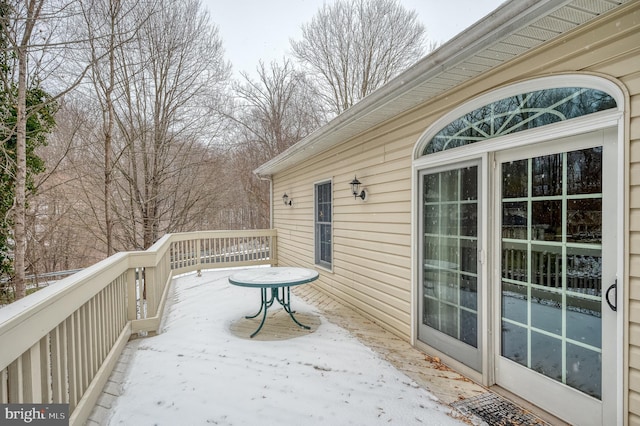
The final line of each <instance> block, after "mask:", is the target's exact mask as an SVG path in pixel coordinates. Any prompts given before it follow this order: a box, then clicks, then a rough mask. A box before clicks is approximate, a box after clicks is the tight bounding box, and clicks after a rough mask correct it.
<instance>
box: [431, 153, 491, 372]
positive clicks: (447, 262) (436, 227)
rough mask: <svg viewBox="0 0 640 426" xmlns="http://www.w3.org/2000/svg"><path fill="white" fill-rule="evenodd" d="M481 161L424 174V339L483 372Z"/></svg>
mask: <svg viewBox="0 0 640 426" xmlns="http://www.w3.org/2000/svg"><path fill="white" fill-rule="evenodd" d="M478 173H479V166H478V165H477V164H473V165H469V166H466V167H461V168H457V169H454V170H443V171H439V172H434V173H423V174H422V175H421V183H422V224H421V231H422V232H421V235H422V238H423V245H422V262H421V263H422V271H421V282H422V286H421V297H420V312H421V325H420V327H419V338H420V340H422V341H424V342H425V343H427V344H428V345H430V346H432V347H435V348H437V349H439V350H440V351H442V352H444V353H446V354H448V355H449V356H451V357H452V358H454V359H457V360H458V361H461V362H463V363H464V364H466V365H468V366H470V367H472V368H475V369H476V370H478V371H479V370H480V368H481V356H480V352H479V350H478V342H479V339H478V334H479V317H478V287H479V279H478V277H479V274H478V240H479V238H478V237H479V232H478V229H479V227H478V218H479V203H478Z"/></svg>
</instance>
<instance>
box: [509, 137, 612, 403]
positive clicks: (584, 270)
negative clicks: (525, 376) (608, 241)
mask: <svg viewBox="0 0 640 426" xmlns="http://www.w3.org/2000/svg"><path fill="white" fill-rule="evenodd" d="M602 164H603V150H602V147H595V148H588V149H581V150H576V151H570V152H564V153H558V154H552V155H545V156H540V157H532V158H525V159H519V160H516V161H509V162H503V163H502V164H501V169H500V170H501V175H500V177H499V178H501V180H502V182H501V188H502V190H501V205H502V229H501V234H502V236H501V256H502V259H501V271H502V272H501V276H502V280H501V281H502V286H501V329H502V332H501V345H500V346H501V347H500V351H501V355H502V356H503V357H505V358H507V359H509V360H511V361H514V362H516V363H518V364H520V365H522V366H524V367H526V368H527V369H530V370H533V371H535V372H537V373H540V374H542V375H544V376H546V377H549V378H551V379H553V380H555V381H557V382H560V383H563V384H565V385H567V386H569V387H571V388H573V389H576V390H578V391H579V392H582V393H584V394H586V395H588V396H590V397H593V398H595V399H598V400H599V399H601V398H602V310H601V306H602V296H603V291H602V264H603V262H602V224H603V215H602V207H603V205H602V200H603V185H602V181H603V177H602Z"/></svg>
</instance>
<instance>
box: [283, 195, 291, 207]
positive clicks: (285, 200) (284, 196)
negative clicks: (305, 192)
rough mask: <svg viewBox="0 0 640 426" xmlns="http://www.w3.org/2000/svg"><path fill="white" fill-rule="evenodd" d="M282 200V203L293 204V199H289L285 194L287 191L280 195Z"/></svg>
mask: <svg viewBox="0 0 640 426" xmlns="http://www.w3.org/2000/svg"><path fill="white" fill-rule="evenodd" d="M282 202H283V203H284V205H285V206H290V205H292V204H293V200H290V199H289V196H288V195H287V193H286V192H285V193H284V195H283V196H282Z"/></svg>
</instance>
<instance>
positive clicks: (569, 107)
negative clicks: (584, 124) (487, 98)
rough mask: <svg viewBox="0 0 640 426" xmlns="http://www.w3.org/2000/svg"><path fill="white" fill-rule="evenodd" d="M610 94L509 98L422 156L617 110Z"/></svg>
mask: <svg viewBox="0 0 640 426" xmlns="http://www.w3.org/2000/svg"><path fill="white" fill-rule="evenodd" d="M616 107H617V103H616V100H615V99H614V98H613V97H612V96H611V95H609V94H607V93H605V92H603V91H601V90H597V89H591V88H585V87H557V88H550V89H543V90H536V91H531V92H526V93H521V94H518V95H515V96H509V97H507V98H504V99H500V100H498V101H495V102H492V103H490V104H487V105H484V106H482V107H480V108H477V109H475V110H473V111H471V112H469V113H467V114H465V115H463V116H462V117H459V118H457V119H456V120H454V121H452V122H450V123H449V124H448V125H446V126H445V127H444V128H443V129H441V130H440V131H439V132H438V133H437V134H436V135H435V136H433V138H431V140H430V141H429V142H428V143H427V144H426V145H424V147H423V149H422V153H421V155H428V154H433V153H436V152H440V151H445V150H447V149H451V148H457V147H460V146H465V145H469V144H472V143H475V142H479V141H483V140H487V139H492V138H495V137H498V136H503V135H508V134H511V133H517V132H520V131H523V130H529V129H533V128H536V127H541V126H546V125H547V124H552V123H556V122H560V121H565V120H570V119H572V118H576V117H581V116H584V115H588V114H593V113H596V112H599V111H604V110H608V109H612V108H616Z"/></svg>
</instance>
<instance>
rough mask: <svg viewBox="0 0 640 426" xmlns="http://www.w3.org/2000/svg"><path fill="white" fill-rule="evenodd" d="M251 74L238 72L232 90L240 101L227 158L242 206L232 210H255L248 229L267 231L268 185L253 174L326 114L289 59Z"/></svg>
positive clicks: (313, 91) (313, 127) (297, 139)
mask: <svg viewBox="0 0 640 426" xmlns="http://www.w3.org/2000/svg"><path fill="white" fill-rule="evenodd" d="M256 70H257V73H258V80H257V81H254V80H252V79H251V78H250V77H249V75H247V74H242V75H243V78H244V83H243V84H238V85H236V86H235V92H236V96H237V97H238V99H239V103H238V105H237V110H236V113H235V120H236V123H237V125H238V126H237V129H236V137H235V139H236V142H237V145H236V146H235V150H234V152H233V154H232V157H233V164H234V167H233V168H234V171H235V173H237V174H238V176H237V181H238V182H240V183H241V184H242V190H243V193H244V194H245V196H246V198H245V199H244V201H245V203H246V204H244V206H242V205H241V206H236V207H238V208H240V210H242V209H245V210H246V209H247V208H248V207H249V206H260V208H259V214H258V215H257V216H253V215H244V216H245V217H247V216H248V217H249V218H251V219H252V220H253V222H251V223H249V224H248V225H249V226H254V227H266V226H268V224H269V198H268V197H269V194H268V185H267V184H266V182H261V181H260V180H259V179H258V178H257V177H256V176H254V175H253V173H252V171H253V170H254V169H255V168H256V167H258V166H259V165H260V164H262V163H264V162H265V161H268V160H269V159H271V158H273V157H275V156H276V155H278V154H279V153H281V152H282V151H284V150H285V149H287V148H289V147H290V146H291V145H293V144H294V143H296V142H298V141H299V140H300V139H302V138H303V137H305V136H307V135H308V134H309V133H311V132H312V131H313V130H315V129H316V128H318V127H319V126H320V125H321V124H322V123H324V122H325V120H326V114H325V112H324V111H323V109H322V106H321V103H319V102H318V96H317V93H316V92H315V89H314V87H313V86H312V85H311V84H310V83H309V81H308V80H307V79H306V78H305V76H304V74H303V73H301V72H300V71H298V70H296V69H295V68H294V66H293V64H292V63H291V62H290V61H288V60H285V61H283V63H282V64H278V63H276V62H272V63H271V64H270V66H269V67H266V66H265V65H264V63H262V62H260V63H259V65H258V67H257V69H256Z"/></svg>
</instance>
